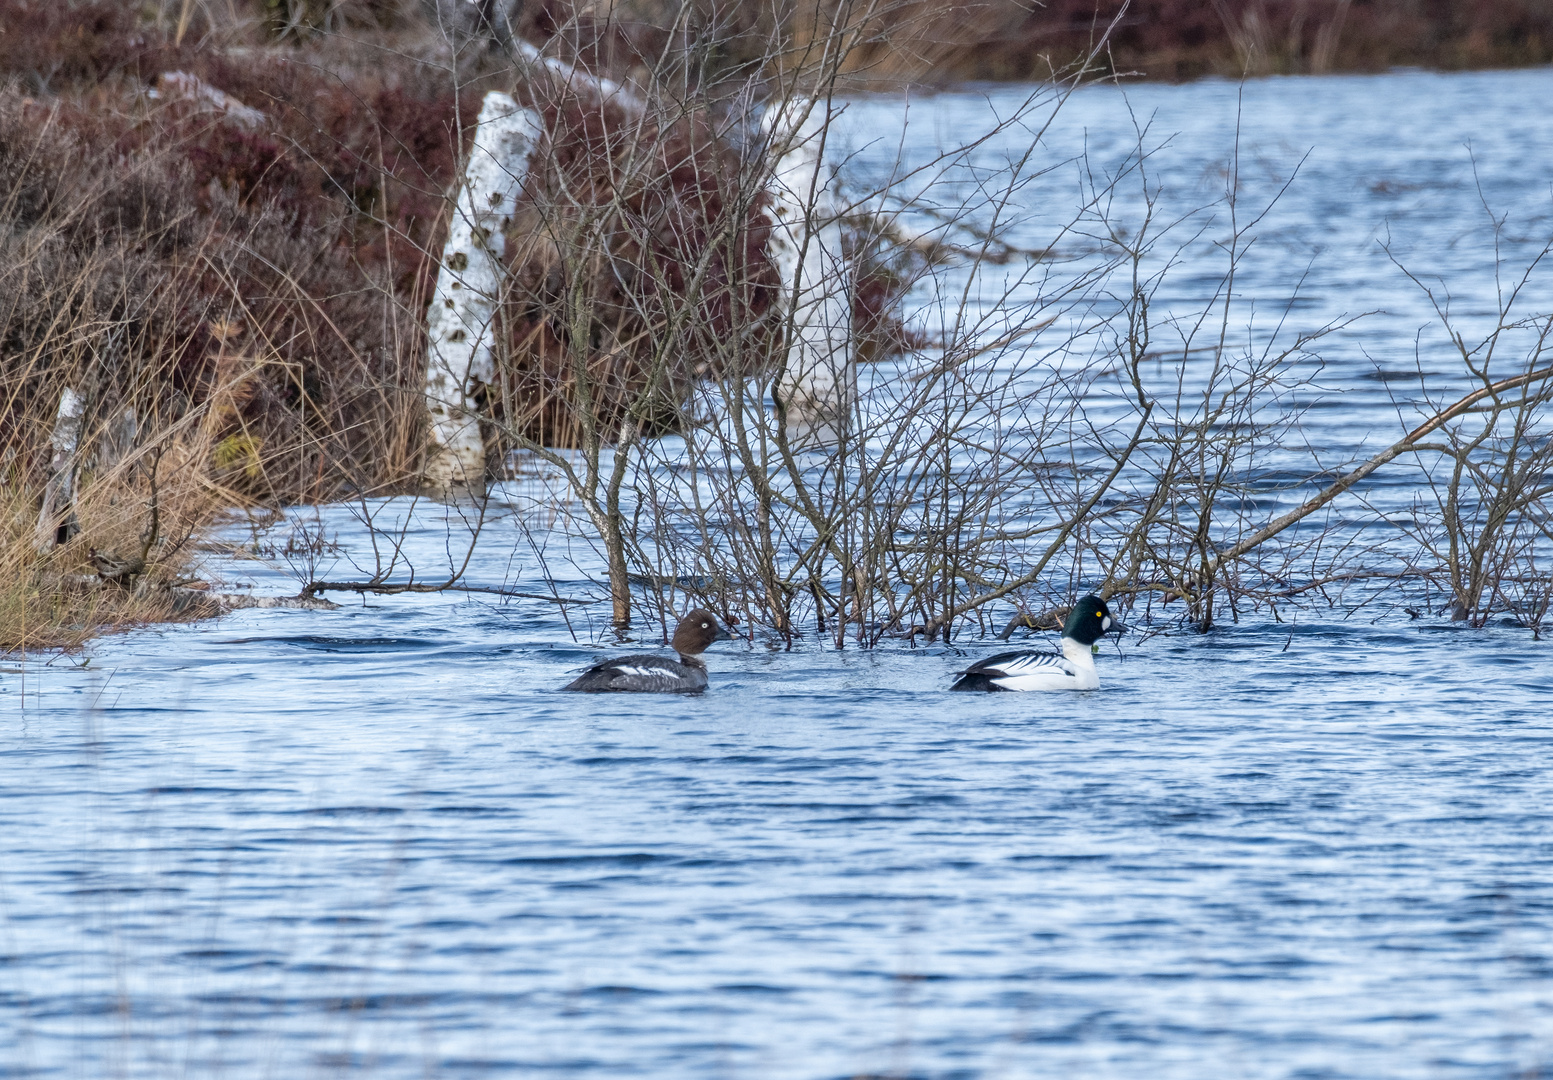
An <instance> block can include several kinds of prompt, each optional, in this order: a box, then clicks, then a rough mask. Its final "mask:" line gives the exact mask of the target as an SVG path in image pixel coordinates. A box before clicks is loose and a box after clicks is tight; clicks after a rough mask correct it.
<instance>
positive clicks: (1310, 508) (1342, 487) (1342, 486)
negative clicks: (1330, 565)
mask: <svg viewBox="0 0 1553 1080" xmlns="http://www.w3.org/2000/svg"><path fill="white" fill-rule="evenodd" d="M1548 379H1553V367H1544V368H1538V369H1537V370H1535V371H1528V372H1526V373H1525V374H1524V375H1514V376H1511V377H1510V378H1508V379H1500V380H1499V381H1498V382H1496V383H1490V384H1489V385H1487V386H1484V387H1481V388H1479V389H1477V390H1474V391H1473V392H1472V393H1470V394H1468V395H1467V396H1466V397H1464V398H1462V399H1461V400H1460V401H1457V402H1456V403H1455V404H1453V405H1451V406H1449V407H1448V408H1445V409H1441V410H1440V411H1439V412H1437V413H1435V414H1434V415H1433V416H1431V417H1430V418H1429V419H1428V420H1425V421H1424V422H1423V423H1422V424H1420V425H1418V427H1416V428H1414V429H1413V430H1412V431H1410V432H1408V433H1407V435H1405V436H1403V437H1402V439H1400V440H1399V441H1397V442H1395V443H1392V444H1391V445H1390V446H1388V447H1387V448H1386V449H1385V450H1382V451H1381V452H1380V453H1378V454H1376V455H1375V456H1374V457H1372V458H1370V459H1369V460H1368V461H1366V462H1365V463H1364V464H1362V465H1360V466H1359V467H1358V468H1357V469H1354V470H1353V471H1352V472H1349V473H1346V474H1344V475H1343V476H1341V477H1339V478H1338V479H1337V480H1335V481H1333V483H1332V484H1331V485H1330V486H1328V487H1326V488H1323V489H1322V491H1321V492H1320V493H1319V494H1317V495H1316V496H1315V497H1314V498H1312V499H1310V500H1308V501H1306V502H1305V503H1303V504H1301V505H1300V506H1297V507H1295V508H1294V509H1293V510H1290V511H1289V512H1288V513H1287V514H1283V515H1282V516H1280V517H1277V518H1274V519H1273V520H1272V521H1270V522H1268V523H1267V524H1266V525H1264V526H1263V527H1262V528H1260V529H1258V530H1257V531H1256V532H1254V533H1252V534H1251V535H1250V536H1248V537H1246V538H1245V539H1243V540H1241V541H1240V542H1239V543H1237V544H1235V545H1234V546H1233V547H1231V548H1229V549H1227V550H1225V551H1224V552H1222V553H1220V554H1219V555H1218V556H1217V557H1216V558H1214V559H1213V560H1211V561H1210V563H1209V565H1208V571H1209V575H1210V576H1211V575H1212V574H1213V573H1214V572H1216V571H1217V570H1218V568H1219V567H1221V566H1223V565H1224V564H1225V563H1227V562H1229V561H1230V560H1232V559H1238V558H1240V556H1242V555H1244V554H1246V552H1248V551H1250V550H1251V549H1252V548H1254V547H1256V546H1258V545H1259V544H1262V543H1265V542H1266V541H1268V540H1271V539H1272V538H1273V537H1275V536H1277V535H1278V534H1279V533H1281V532H1283V531H1284V530H1285V529H1287V528H1288V527H1289V526H1290V525H1293V524H1294V523H1295V522H1297V521H1300V520H1302V519H1303V518H1307V517H1309V516H1310V515H1311V514H1313V513H1315V512H1316V511H1317V510H1320V509H1321V508H1322V507H1323V506H1325V505H1326V504H1327V503H1329V502H1331V501H1332V500H1333V499H1335V498H1337V497H1338V496H1339V495H1341V494H1342V493H1343V492H1345V491H1347V490H1348V489H1349V488H1351V487H1353V486H1354V485H1355V484H1357V483H1358V482H1359V481H1361V480H1363V479H1364V478H1365V477H1367V476H1369V475H1370V474H1371V473H1373V472H1374V471H1375V470H1376V469H1378V468H1380V467H1381V466H1382V465H1385V464H1387V463H1389V462H1391V461H1393V460H1394V459H1396V458H1398V457H1400V456H1401V455H1403V454H1406V453H1409V452H1410V451H1413V450H1416V449H1419V448H1420V446H1419V440H1420V439H1423V438H1424V437H1425V436H1427V435H1428V434H1430V433H1431V432H1433V431H1435V430H1437V429H1439V428H1440V427H1442V426H1443V425H1445V424H1447V423H1449V422H1450V421H1451V420H1454V419H1456V418H1457V417H1458V416H1462V415H1464V414H1465V413H1468V412H1471V411H1472V409H1473V407H1474V406H1475V405H1477V403H1478V402H1480V401H1482V400H1483V399H1484V398H1487V397H1493V396H1495V395H1498V394H1501V393H1503V392H1504V391H1506V390H1514V389H1516V388H1517V387H1521V386H1529V385H1531V384H1532V383H1535V382H1544V381H1546V380H1548Z"/></svg>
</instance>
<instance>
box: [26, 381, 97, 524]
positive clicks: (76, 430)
mask: <svg viewBox="0 0 1553 1080" xmlns="http://www.w3.org/2000/svg"><path fill="white" fill-rule="evenodd" d="M85 412H86V400H85V399H84V398H82V397H81V395H80V394H78V393H76V392H75V388H74V387H70V386H67V387H65V389H64V390H63V391H62V392H61V393H60V395H59V412H58V413H56V414H55V416H54V433H53V435H52V436H50V438H49V445H50V446H51V447H52V448H53V451H54V452H53V454H52V455H51V456H50V457H49V478H48V482H47V483H45V484H44V486H43V506H42V508H41V509H40V510H39V511H38V528H37V532H36V533H35V535H34V539H33V546H34V547H36V548H37V549H38V551H40V552H42V551H48V550H49V549H51V548H54V547H57V546H58V545H60V544H62V543H64V542H65V541H66V540H69V539H70V537H71V535H72V534H73V533H75V532H76V531H77V528H78V527H77V525H76V519H75V474H76V450H77V449H78V448H79V447H80V444H81V417H82V415H83V414H84V413H85Z"/></svg>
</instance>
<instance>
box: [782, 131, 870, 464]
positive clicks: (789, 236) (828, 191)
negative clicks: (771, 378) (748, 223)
mask: <svg viewBox="0 0 1553 1080" xmlns="http://www.w3.org/2000/svg"><path fill="white" fill-rule="evenodd" d="M828 119H829V110H828V108H827V106H826V105H825V103H824V102H813V103H810V102H804V101H787V102H784V103H782V104H781V105H779V106H775V107H773V108H772V109H771V110H770V111H769V112H767V113H766V116H765V118H764V120H763V124H764V126H765V129H766V132H767V136H768V137H769V138H770V140H771V145H772V148H773V151H774V152H775V153H776V154H777V155H778V156H777V159H776V164H775V167H774V169H773V170H772V176H771V183H770V186H769V189H768V190H769V192H770V195H771V215H772V218H773V221H774V224H775V227H774V228H773V229H772V232H771V240H770V245H769V248H768V251H769V252H770V255H771V260H772V263H773V264H774V265H775V266H776V269H777V272H778V273H779V274H780V275H781V279H782V295H783V296H784V297H785V302H786V303H787V305H788V320H787V326H788V329H789V332H790V337H789V339H788V345H787V364H786V368H785V370H784V372H783V374H782V376H781V378H780V379H779V380H778V382H777V385H776V386H775V388H774V393H775V394H776V395H777V396H778V398H779V400H780V402H781V404H782V405H783V406H784V407H785V409H786V413H787V422H788V425H789V428H788V437H789V439H791V440H793V441H794V442H796V443H800V444H810V445H814V444H819V445H825V444H831V443H835V442H839V441H840V440H841V439H842V438H843V437H844V436H845V434H846V431H847V419H848V414H849V409H850V408H851V404H852V401H853V398H854V397H855V396H856V391H857V366H856V362H855V358H854V356H853V351H852V286H851V275H850V274H849V273H848V270H847V266H846V261H845V259H844V258H843V256H842V250H841V223H840V221H839V220H838V218H837V207H836V199H835V194H834V189H833V185H832V181H831V177H830V175H829V174H828V173H827V171H826V170H825V164H824V161H823V160H822V148H823V144H824V138H825V129H826V123H827V121H828Z"/></svg>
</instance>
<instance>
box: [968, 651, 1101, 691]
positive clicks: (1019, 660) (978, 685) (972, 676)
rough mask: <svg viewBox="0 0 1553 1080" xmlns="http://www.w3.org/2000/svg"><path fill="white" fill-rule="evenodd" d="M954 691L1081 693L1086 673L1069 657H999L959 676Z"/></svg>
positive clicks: (1039, 654) (1024, 654)
mask: <svg viewBox="0 0 1553 1080" xmlns="http://www.w3.org/2000/svg"><path fill="white" fill-rule="evenodd" d="M958 674H959V676H960V678H959V680H958V681H957V682H956V683H955V684H954V685H953V686H951V687H950V688H949V689H951V690H963V691H977V690H979V691H984V692H993V693H996V692H998V691H1004V690H1079V689H1088V687H1085V686H1083V685H1082V683H1083V682H1084V681H1085V680H1084V679H1083V673H1081V672H1080V671H1079V670H1078V667H1077V665H1075V664H1074V663H1073V661H1071V660H1069V659H1068V658H1067V657H1065V656H1062V655H1060V654H1058V653H1049V652H1035V651H1032V650H1023V651H1020V652H1006V653H998V654H997V655H996V656H989V657H987V658H986V659H985V660H981V661H978V662H977V663H975V664H972V665H971V666H970V667H968V668H966V669H965V670H964V671H962V672H959V673H958Z"/></svg>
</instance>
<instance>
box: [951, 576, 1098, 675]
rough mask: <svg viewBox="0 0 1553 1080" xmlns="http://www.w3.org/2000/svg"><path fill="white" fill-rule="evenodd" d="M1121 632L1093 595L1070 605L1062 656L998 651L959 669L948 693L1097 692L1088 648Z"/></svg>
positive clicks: (1064, 629) (1063, 631)
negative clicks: (955, 680)
mask: <svg viewBox="0 0 1553 1080" xmlns="http://www.w3.org/2000/svg"><path fill="white" fill-rule="evenodd" d="M1125 629H1127V628H1126V627H1125V626H1123V625H1122V624H1121V623H1119V622H1116V621H1114V620H1113V619H1112V618H1111V611H1110V609H1109V608H1107V607H1106V606H1105V601H1104V600H1102V599H1100V598H1099V597H1098V596H1086V597H1084V598H1083V599H1082V600H1080V601H1079V602H1078V603H1077V604H1074V605H1073V611H1072V613H1071V614H1070V615H1069V616H1068V621H1067V622H1066V623H1065V624H1064V625H1063V627H1062V655H1061V656H1058V655H1057V654H1056V653H1048V652H1037V651H1034V650H1025V651H1022V652H1006V653H998V654H997V655H996V656H989V657H987V659H985V660H982V661H980V662H979V663H976V664H972V665H971V666H970V667H968V668H966V669H965V670H964V671H961V672H957V674H958V675H959V676H960V681H959V682H957V683H955V684H954V685H953V686H951V687H950V688H949V689H951V690H987V691H993V692H996V691H998V690H1098V689H1099V688H1100V675H1099V674H1098V673H1097V672H1096V671H1095V657H1094V654H1093V653H1092V652H1091V651H1090V646H1092V645H1094V643H1095V642H1097V641H1099V640H1100V636H1101V635H1102V634H1105V633H1108V632H1110V631H1112V630H1114V631H1116V632H1118V633H1120V632H1121V631H1123V630H1125Z"/></svg>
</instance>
